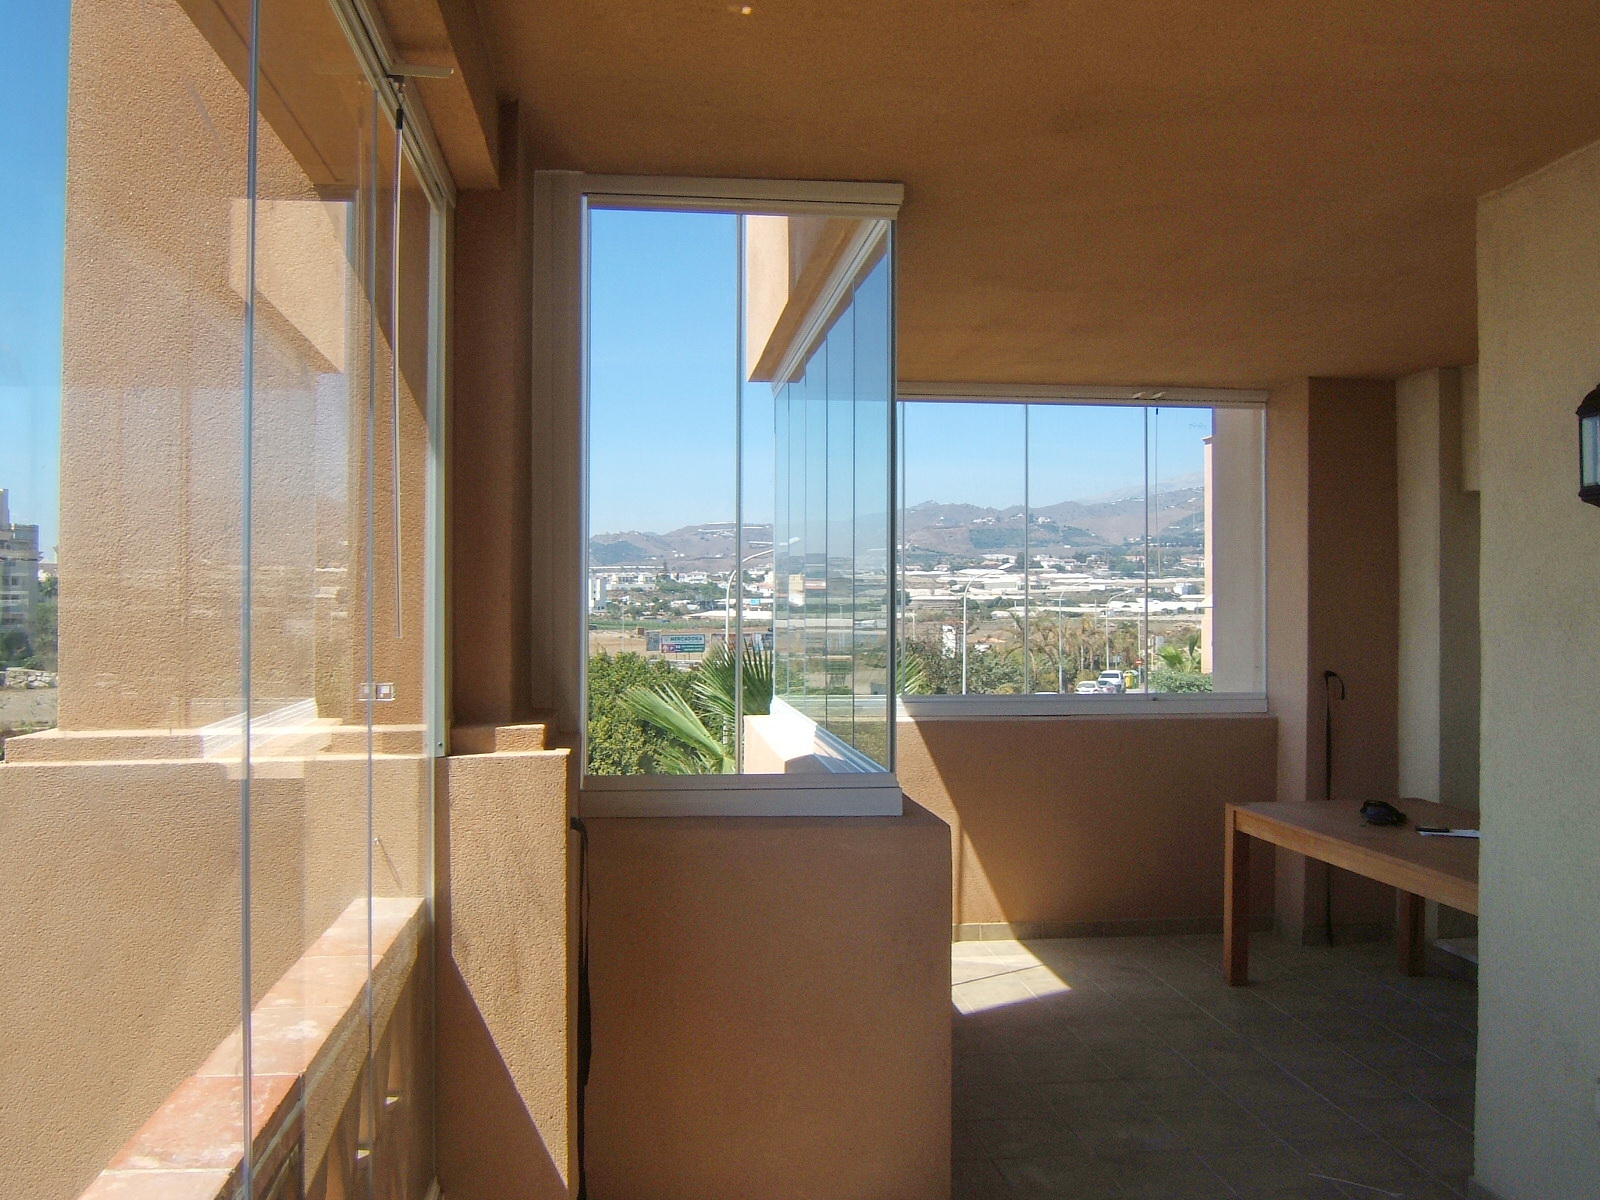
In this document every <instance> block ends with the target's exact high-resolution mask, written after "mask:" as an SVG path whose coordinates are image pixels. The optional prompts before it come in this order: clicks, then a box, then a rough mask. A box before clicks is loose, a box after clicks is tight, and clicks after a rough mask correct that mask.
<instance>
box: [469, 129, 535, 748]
mask: <svg viewBox="0 0 1600 1200" xmlns="http://www.w3.org/2000/svg"><path fill="white" fill-rule="evenodd" d="M499 144H500V146H501V148H502V150H503V153H504V163H503V166H502V168H501V179H502V187H501V188H500V190H498V191H493V192H463V193H462V194H461V196H460V198H459V201H458V203H457V206H456V220H455V256H454V261H453V266H454V279H453V281H452V287H451V298H452V311H451V317H452V321H451V328H450V337H451V345H452V353H451V358H450V363H451V377H450V428H449V437H448V445H449V453H450V468H451V469H450V471H449V481H450V496H449V550H448V553H449V563H450V571H451V576H452V578H453V580H454V587H453V588H452V589H451V596H450V617H451V658H452V661H451V679H452V684H453V687H452V690H451V705H452V711H453V715H454V718H455V720H456V721H457V722H460V723H462V724H478V723H483V724H510V723H511V722H513V721H518V720H521V719H523V718H524V717H526V716H528V715H529V714H530V712H531V711H532V709H533V706H534V700H533V673H534V667H535V662H534V629H535V616H534V608H533V597H534V586H533V579H534V572H535V569H536V559H535V555H534V539H535V537H536V536H548V534H547V533H546V532H545V524H546V523H545V522H540V523H539V528H538V530H536V529H535V527H534V521H533V500H534V486H535V482H534V478H533V473H532V458H533V453H534V436H533V422H532V418H531V406H530V401H529V387H530V379H529V376H530V372H531V369H532V363H531V353H532V351H531V346H530V340H531V338H532V334H533V330H532V323H531V320H530V318H529V303H530V295H529V292H530V289H531V287H532V283H533V264H532V257H531V252H530V245H529V238H530V236H531V230H530V228H529V222H530V220H531V204H532V199H531V193H530V188H531V183H532V178H531V176H532V172H531V171H530V170H529V169H528V167H527V163H526V157H525V155H526V139H525V138H524V136H523V131H522V127H521V123H520V121H519V117H518V110H517V108H516V106H515V105H507V106H506V107H505V109H503V110H502V111H501V113H500V135H499ZM541 440H542V439H541ZM543 561H544V560H543V556H540V558H539V559H538V560H537V563H538V564H542V563H543ZM541 595H545V596H548V593H547V592H546V591H545V590H544V589H541ZM547 607H548V606H547V605H546V606H541V610H540V611H541V612H543V611H545V609H546V608H547ZM546 619H547V618H546ZM539 645H540V647H541V649H543V650H544V652H545V653H548V643H547V641H546V640H545V639H543V638H541V639H540V640H539ZM541 699H542V700H543V702H544V703H549V697H548V696H542V697H541Z"/></svg>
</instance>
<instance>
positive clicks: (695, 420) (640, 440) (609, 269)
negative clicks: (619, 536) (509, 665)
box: [589, 210, 1211, 533]
mask: <svg viewBox="0 0 1600 1200" xmlns="http://www.w3.org/2000/svg"><path fill="white" fill-rule="evenodd" d="M735 222H736V219H735V218H734V217H731V216H722V215H711V214H703V213H659V212H658V213H649V212H623V211H610V210H596V211H594V212H593V213H592V215H591V225H590V268H591V275H590V309H589V319H590V356H591V357H590V374H589V394H590V409H589V412H590V417H589V421H590V425H589V448H590V463H591V467H590V470H591V476H590V478H591V484H590V501H589V503H590V511H589V528H590V530H591V531H592V532H595V533H614V532H621V531H623V530H628V529H639V530H645V531H650V532H656V533H664V532H666V531H668V530H671V529H676V528H679V527H680V526H684V525H689V524H693V523H695V522H698V521H727V520H732V519H733V512H734V508H733V504H734V497H733V487H734V484H733V464H732V457H733V418H734V409H735V389H736V386H737V371H738V364H737V361H736V353H737V346H736V341H735V318H736V311H735V306H736V304H737V296H738V291H737V289H738V279H737V255H738V241H737V238H738V232H737V226H736V223H735ZM744 405H745V458H744V467H745V519H746V521H749V522H763V521H768V520H770V519H771V515H772V454H773V448H772V435H771V423H772V392H771V388H770V387H769V386H768V385H766V384H749V385H746V386H745V388H744ZM1028 420H1029V422H1030V426H1031V427H1030V429H1029V431H1028V433H1029V442H1030V443H1031V447H1032V451H1031V459H1032V461H1031V464H1030V470H1031V476H1032V478H1031V481H1030V482H1031V490H1032V496H1033V502H1034V504H1035V505H1040V506H1042V505H1047V504H1054V503H1056V502H1057V501H1061V500H1076V499H1084V498H1090V497H1096V496H1102V495H1105V494H1107V493H1111V492H1116V491H1126V490H1131V489H1137V488H1138V487H1140V485H1141V481H1142V480H1143V478H1144V453H1145V440H1144V423H1145V420H1146V416H1145V412H1144V410H1142V409H1138V408H1109V407H1100V408H1082V407H1066V406H1060V407H1050V408H1041V407H1038V406H1035V407H1034V408H1033V410H1032V413H1031V415H1030V416H1029V417H1028ZM1210 426H1211V414H1210V413H1209V412H1207V411H1204V410H1195V409H1165V410H1162V411H1161V413H1160V415H1159V417H1155V418H1153V419H1152V430H1153V445H1154V447H1155V449H1156V451H1157V455H1156V463H1155V464H1154V470H1155V472H1156V475H1157V478H1159V479H1161V480H1163V481H1165V480H1171V479H1173V478H1174V477H1178V476H1184V475H1191V474H1193V473H1195V472H1198V471H1199V470H1200V469H1201V467H1202V465H1203V459H1202V451H1201V441H1200V439H1201V438H1203V437H1204V436H1206V434H1208V433H1210V431H1211V427H1210ZM906 436H907V447H908V449H907V455H908V468H907V479H906V498H907V500H908V501H909V502H910V503H912V504H917V503H920V502H922V501H925V500H937V501H942V502H945V503H965V504H978V505H983V506H985V507H991V508H1005V507H1008V506H1010V505H1014V504H1021V503H1022V496H1023V460H1024V451H1023V445H1024V441H1023V411H1022V408H1021V406H1019V405H1007V404H915V405H909V406H908V415H907V418H906Z"/></svg>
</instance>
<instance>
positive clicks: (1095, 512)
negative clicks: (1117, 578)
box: [905, 487, 1205, 555]
mask: <svg viewBox="0 0 1600 1200" xmlns="http://www.w3.org/2000/svg"><path fill="white" fill-rule="evenodd" d="M1204 510H1205V489H1204V488H1200V487H1184V488H1176V489H1172V490H1164V491H1161V492H1159V493H1157V496H1156V506H1155V510H1154V511H1153V512H1152V513H1151V514H1150V516H1151V525H1152V528H1153V530H1154V531H1155V532H1157V533H1160V534H1161V535H1162V536H1163V538H1164V540H1168V541H1171V542H1176V543H1180V544H1185V545H1186V544H1188V543H1189V542H1191V541H1193V542H1194V544H1195V545H1196V546H1198V545H1199V539H1200V537H1201V536H1202V535H1203V533H1204V528H1203V524H1204ZM1033 519H1034V523H1033V528H1032V529H1031V530H1029V532H1028V546H1029V549H1030V550H1031V551H1032V552H1033V553H1035V554H1066V553H1070V552H1072V551H1074V550H1096V549H1103V548H1105V547H1108V546H1121V545H1124V544H1126V543H1127V542H1128V540H1129V539H1130V538H1135V539H1136V538H1141V537H1143V536H1144V522H1145V506H1144V496H1143V495H1142V494H1140V495H1134V496H1124V497H1123V498H1121V499H1116V500H1063V501H1061V502H1060V503H1058V504H1048V505H1045V506H1043V507H1040V508H1035V509H1034V510H1033ZM1022 533H1023V531H1022V507H1021V506H1020V505H1014V506H1012V507H1010V508H981V507H979V506H977V505H973V504H938V503H935V502H932V501H930V502H927V503H923V504H918V505H915V506H913V507H912V508H910V509H908V510H907V511H906V517H905V538H906V543H907V545H908V546H910V547H911V548H912V549H914V550H915V549H920V550H932V551H937V552H939V553H942V554H954V555H962V554H974V553H977V554H984V553H1010V552H1017V553H1020V552H1021V550H1022Z"/></svg>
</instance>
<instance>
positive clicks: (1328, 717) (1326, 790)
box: [1322, 671, 1346, 946]
mask: <svg viewBox="0 0 1600 1200" xmlns="http://www.w3.org/2000/svg"><path fill="white" fill-rule="evenodd" d="M1334 681H1337V682H1338V684H1339V699H1340V700H1343V699H1345V697H1346V693H1345V687H1344V678H1343V677H1342V676H1341V675H1340V674H1339V672H1337V671H1324V672H1323V673H1322V798H1323V799H1324V800H1332V799H1333V696H1332V695H1331V694H1330V693H1329V691H1328V684H1329V683H1332V682H1334ZM1322 926H1323V933H1324V935H1325V936H1326V937H1327V939H1328V945H1330V946H1331V945H1333V868H1332V867H1331V866H1329V865H1327V864H1326V863H1324V864H1323V867H1322Z"/></svg>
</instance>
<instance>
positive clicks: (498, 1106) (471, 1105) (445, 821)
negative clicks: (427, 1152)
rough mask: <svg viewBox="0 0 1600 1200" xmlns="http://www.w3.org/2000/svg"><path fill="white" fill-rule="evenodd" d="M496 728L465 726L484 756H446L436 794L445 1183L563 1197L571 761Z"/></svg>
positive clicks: (567, 1127)
mask: <svg viewBox="0 0 1600 1200" xmlns="http://www.w3.org/2000/svg"><path fill="white" fill-rule="evenodd" d="M528 730H529V732H530V734H532V736H529V737H527V738H524V739H520V740H522V741H523V742H524V743H525V744H528V745H541V746H542V745H543V730H542V728H539V727H528ZM535 731H536V732H535ZM489 732H490V734H491V736H484V735H483V734H482V732H481V731H469V730H459V729H458V730H457V732H456V736H455V738H454V739H453V744H454V745H455V746H457V747H458V748H477V747H479V746H480V745H481V746H482V747H483V749H484V752H483V753H476V754H462V755H456V756H452V757H450V758H447V759H445V760H444V761H443V763H442V764H441V767H440V770H441V786H440V788H439V789H438V792H437V793H436V794H437V796H438V800H439V819H438V822H437V828H438V834H439V840H438V846H439V863H440V878H439V888H438V895H439V946H440V958H439V970H438V1061H439V1067H438V1070H439V1076H438V1078H439V1084H438V1101H439V1102H438V1110H437V1111H438V1114H439V1116H438V1158H439V1184H440V1187H441V1188H442V1189H443V1190H444V1193H445V1194H446V1195H447V1196H450V1197H451V1198H452V1200H512V1198H515V1200H560V1198H564V1197H567V1196H569V1195H570V1194H571V1191H572V1185H573V1184H574V1183H575V1181H576V1180H575V1172H574V1170H573V1165H574V1164H573V1160H574V1153H575V1147H574V1145H573V1137H574V1120H573V1117H574V1112H573V1104H574V1101H575V1097H574V1095H573V1091H572V1087H571V1080H572V1078H573V1057H572V1047H573V1029H572V1014H573V1011H574V1001H575V995H574V990H573V989H574V985H575V979H574V971H573V968H572V963H571V954H570V945H571V942H572V938H573V932H574V931H573V921H574V917H575V914H574V912H573V909H572V906H571V897H572V894H573V889H572V887H571V880H570V879H569V869H570V867H569V863H570V857H569V850H568V837H569V834H568V808H567V795H568V792H567V788H568V766H569V757H570V755H569V752H568V751H566V750H532V751H509V752H508V751H506V750H505V747H506V746H507V745H515V744H517V743H518V741H519V739H518V738H516V737H508V736H507V734H508V733H514V732H515V731H514V730H512V731H508V730H504V729H502V730H498V731H489Z"/></svg>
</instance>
